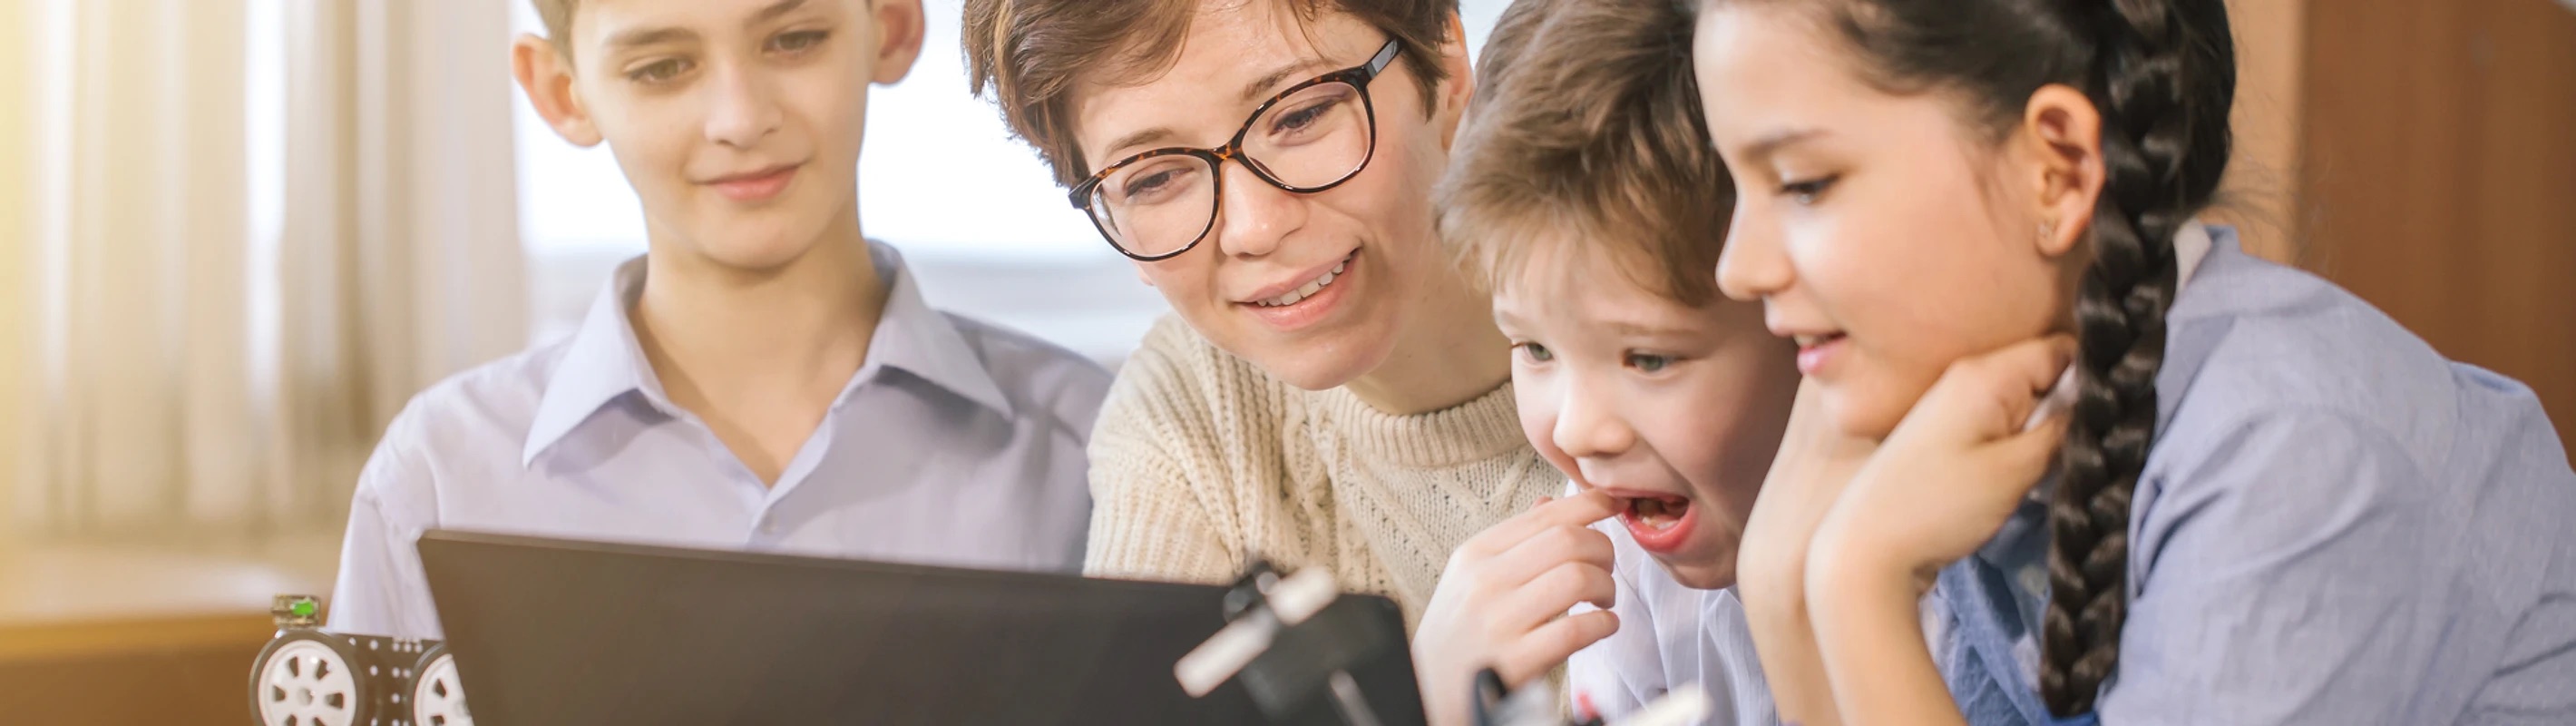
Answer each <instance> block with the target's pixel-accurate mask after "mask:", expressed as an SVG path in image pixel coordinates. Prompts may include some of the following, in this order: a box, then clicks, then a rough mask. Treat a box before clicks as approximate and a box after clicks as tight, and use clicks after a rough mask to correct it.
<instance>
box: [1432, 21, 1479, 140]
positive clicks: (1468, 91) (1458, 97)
mask: <svg viewBox="0 0 2576 726" xmlns="http://www.w3.org/2000/svg"><path fill="white" fill-rule="evenodd" d="M1445 35H1446V36H1447V37H1448V40H1445V41H1442V42H1441V43H1440V48H1439V52H1440V67H1441V68H1442V69H1445V70H1447V71H1448V76H1449V80H1447V81H1444V82H1443V83H1444V84H1445V85H1444V86H1443V87H1442V88H1441V89H1440V98H1439V104H1440V105H1439V107H1438V108H1436V109H1434V110H1433V112H1432V113H1433V116H1432V121H1433V123H1436V124H1438V126H1439V130H1440V149H1441V150H1442V151H1448V150H1449V145H1450V144H1451V143H1454V142H1456V141H1457V139H1458V124H1459V122H1460V121H1462V120H1464V119H1465V118H1466V116H1467V102H1469V101H1473V100H1476V64H1475V62H1474V61H1472V60H1470V59H1469V58H1467V24H1466V23H1465V22H1463V21H1461V20H1459V18H1458V11H1456V10H1451V11H1449V29H1448V32H1447V33H1445Z"/></svg>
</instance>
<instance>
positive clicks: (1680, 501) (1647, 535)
mask: <svg viewBox="0 0 2576 726" xmlns="http://www.w3.org/2000/svg"><path fill="white" fill-rule="evenodd" d="M1620 503H1621V504H1624V505H1626V506H1625V507H1624V508H1622V509H1620V510H1619V523H1620V524H1625V525H1627V526H1628V534H1629V536H1631V537H1634V538H1636V540H1637V546H1639V547H1643V548H1645V549H1646V551H1648V552H1653V553H1656V554H1671V553H1673V552H1675V551H1677V550H1680V549H1681V546H1682V543H1684V542H1687V541H1689V539H1690V532H1691V526H1692V525H1694V524H1697V523H1698V522H1699V517H1698V516H1697V515H1698V508H1696V507H1693V506H1691V501H1690V498H1689V497H1680V496H1671V495H1651V496H1643V497H1622V498H1620Z"/></svg>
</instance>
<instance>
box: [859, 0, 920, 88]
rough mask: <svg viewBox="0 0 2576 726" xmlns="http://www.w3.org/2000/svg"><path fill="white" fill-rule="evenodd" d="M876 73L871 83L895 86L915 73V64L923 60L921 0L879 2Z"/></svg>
mask: <svg viewBox="0 0 2576 726" xmlns="http://www.w3.org/2000/svg"><path fill="white" fill-rule="evenodd" d="M872 12H874V13H875V15H876V26H877V27H876V31H877V58H876V70H875V74H874V77H873V78H870V79H869V80H870V81H873V82H875V83H876V84H877V85H880V86H891V85H894V84H896V83H899V82H901V81H903V77H904V76H906V75H910V74H911V73H912V64H913V61H917V60H920V59H921V44H922V33H923V32H924V31H923V30H922V23H923V21H922V16H921V0H877V3H876V8H875V9H874V10H873V11H872Z"/></svg>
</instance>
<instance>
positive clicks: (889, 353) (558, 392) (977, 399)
mask: <svg viewBox="0 0 2576 726" xmlns="http://www.w3.org/2000/svg"><path fill="white" fill-rule="evenodd" d="M868 254H869V257H870V258H871V259H872V260H874V261H875V263H876V270H877V275H878V277H879V279H881V280H884V281H886V283H887V289H886V303H885V309H884V310H883V311H881V312H880V313H879V315H878V318H877V327H876V332H875V333H874V335H873V337H871V338H870V339H869V341H868V360H867V362H866V363H864V364H862V365H860V367H859V371H858V374H857V375H854V376H851V378H850V383H849V385H847V386H845V387H843V388H842V390H841V395H840V398H839V401H840V402H847V401H848V400H849V398H850V395H851V394H852V393H853V392H855V391H857V390H858V389H859V387H860V385H861V384H863V383H865V382H867V381H869V380H871V379H873V378H875V377H876V375H877V374H878V373H879V372H880V371H882V370H884V369H886V368H892V369H895V370H900V371H903V372H904V373H906V374H909V375H910V376H912V377H913V378H917V379H920V380H922V381H924V382H927V383H929V384H931V385H933V386H937V387H939V388H941V389H945V390H947V391H948V392H949V393H952V394H955V395H957V396H958V397H960V398H964V399H966V400H968V401H971V402H973V403H975V404H977V405H980V406H983V407H985V408H989V409H992V410H993V411H994V412H996V413H1000V414H1002V415H1003V416H1005V417H1008V416H1011V415H1012V408H1011V403H1010V398H1009V397H1008V396H1006V395H1004V394H1003V393H1002V389H1001V386H1000V385H998V384H996V383H995V382H994V381H993V377H992V372H991V371H990V370H988V369H986V368H985V367H984V361H983V356H982V355H980V354H978V353H977V352H976V350H975V349H974V348H973V347H972V346H971V345H969V344H968V343H967V341H966V336H965V334H964V333H963V332H960V331H959V330H958V329H957V326H956V324H955V323H954V322H952V321H951V320H949V318H948V316H947V315H945V314H943V313H940V312H939V311H937V310H934V309H931V307H930V305H929V304H928V303H927V302H924V301H923V300H922V297H921V289H920V286H919V285H917V284H915V283H914V282H913V279H912V272H911V270H910V269H907V268H906V267H905V266H904V262H903V256H902V254H901V253H899V252H896V251H895V249H894V248H893V247H891V246H888V245H886V244H884V243H881V242H876V241H874V240H870V241H869V242H868ZM644 275H645V258H644V257H643V256H640V255H639V256H637V257H635V258H634V259H630V260H627V261H626V262H624V263H622V264H620V265H618V267H617V271H616V273H615V274H614V275H611V276H610V278H609V281H608V284H607V285H605V286H603V287H602V288H601V290H600V292H599V296H598V298H597V299H595V300H593V301H592V302H591V307H590V313H589V314H588V315H587V316H586V317H584V318H583V319H582V323H581V327H580V328H579V329H577V330H575V331H574V333H573V336H572V338H571V340H570V342H568V343H567V344H566V346H565V350H564V355H563V359H562V360H561V361H559V362H558V363H556V364H555V369H554V371H553V373H551V374H549V376H548V378H547V381H546V389H545V394H544V397H543V398H542V399H541V400H539V401H538V403H537V413H536V417H535V419H534V421H533V422H532V423H531V424H530V426H529V429H528V441H527V444H526V448H525V449H523V450H522V451H521V452H520V460H519V464H520V465H521V466H527V465H529V464H532V463H534V462H535V461H536V458H537V455H538V454H540V453H543V452H544V451H545V450H546V449H547V448H550V447H552V446H554V445H555V443H556V442H559V441H562V440H563V438H564V437H565V436H566V435H569V434H571V433H572V431H573V429H575V428H578V427H580V425H581V423H582V422H584V421H587V420H589V419H590V417H591V415H592V414H595V413H598V412H599V409H600V408H601V407H604V406H607V405H608V404H609V403H610V402H612V401H615V400H617V399H618V397H620V396H624V395H626V394H629V393H641V394H643V395H644V396H645V398H646V400H648V401H651V402H652V403H653V405H654V406H655V407H657V408H661V409H663V410H665V411H668V410H670V402H669V399H668V398H667V397H665V395H664V394H663V390H662V382H661V379H660V378H659V377H657V376H655V375H654V373H653V367H652V365H651V363H649V362H648V361H647V360H646V359H645V357H644V349H643V346H642V345H640V344H638V343H637V342H636V339H635V328H634V325H633V321H632V319H630V318H629V317H628V315H627V311H628V310H630V309H631V308H632V307H633V303H634V301H635V299H636V296H637V295H639V294H641V293H642V291H643V286H644ZM837 405H838V404H837V403H836V407H837Z"/></svg>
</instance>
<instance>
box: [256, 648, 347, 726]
mask: <svg viewBox="0 0 2576 726" xmlns="http://www.w3.org/2000/svg"><path fill="white" fill-rule="evenodd" d="M252 698H254V699H257V702H258V704H259V722H260V723H262V724H265V725H266V726H356V725H357V723H358V707H359V704H360V703H362V702H363V701H362V700H361V699H360V698H359V694H358V682H357V680H356V674H354V673H352V672H350V667H349V662H348V660H347V659H346V658H343V657H341V655H340V653H339V652H337V651H334V650H332V649H331V646H329V645H327V644H324V643H323V642H321V641H315V640H297V641H290V642H285V643H280V644H278V646H277V648H276V649H275V650H273V651H270V653H269V657H268V660H267V661H265V662H264V663H262V664H261V667H260V673H259V688H258V693H255V694H252Z"/></svg>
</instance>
